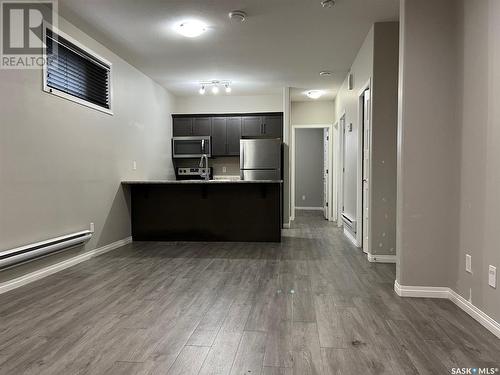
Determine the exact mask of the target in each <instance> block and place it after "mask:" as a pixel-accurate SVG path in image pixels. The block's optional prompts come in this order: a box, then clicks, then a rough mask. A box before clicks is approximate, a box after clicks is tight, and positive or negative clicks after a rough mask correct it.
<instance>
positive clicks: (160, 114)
mask: <svg viewBox="0 0 500 375" xmlns="http://www.w3.org/2000/svg"><path fill="white" fill-rule="evenodd" d="M59 27H60V29H61V30H62V31H64V32H66V33H67V34H69V35H70V36H72V37H74V38H75V39H76V40H78V41H79V42H81V43H82V44H84V45H85V46H87V47H89V48H91V49H93V50H94V51H95V52H97V53H98V54H100V55H101V56H103V57H105V58H106V59H108V60H109V61H111V62H112V64H113V73H112V74H113V76H112V84H113V110H114V115H113V116H110V115H108V114H105V113H102V112H99V111H96V110H93V109H90V108H87V107H84V106H81V105H78V104H76V103H74V102H71V101H68V100H64V99H62V98H60V97H56V96H53V95H51V94H48V93H45V92H43V91H42V73H41V71H40V70H0V81H1V82H2V84H1V86H0V113H1V114H2V120H1V122H0V191H1V194H0V249H9V248H12V247H16V246H20V245H23V244H29V243H32V242H35V241H39V240H43V239H47V238H50V237H55V236H58V235H62V234H66V233H71V232H75V231H79V230H83V229H86V228H88V227H89V224H90V222H94V223H95V229H96V232H95V234H94V237H93V239H92V240H91V241H90V242H89V243H88V244H87V245H86V246H85V249H83V248H78V249H75V250H70V251H66V252H63V253H61V254H59V255H57V256H52V257H49V258H45V259H43V260H41V261H39V262H33V263H30V264H28V265H26V266H21V267H17V268H14V269H12V270H11V271H4V272H2V279H6V278H9V277H12V276H14V275H18V274H21V273H23V272H27V271H28V270H32V269H34V268H36V267H39V266H40V265H41V264H48V263H51V262H54V261H55V260H56V259H57V260H61V259H62V258H66V257H69V256H71V255H74V253H75V252H83V251H85V250H90V249H94V248H96V247H99V246H103V245H106V244H109V243H111V242H114V241H117V240H120V239H123V238H125V237H128V236H130V219H129V207H128V204H127V201H126V195H125V194H124V192H123V190H122V188H121V185H120V181H121V180H124V179H136V178H165V177H167V176H169V175H170V176H171V175H172V174H173V170H172V165H171V158H170V137H171V112H172V109H173V98H172V96H171V95H170V94H169V93H168V92H167V91H166V90H165V89H163V88H162V87H160V86H159V85H158V84H156V83H155V82H153V81H152V80H151V79H150V78H148V77H147V76H145V75H144V74H142V73H141V72H140V71H138V70H137V69H135V68H134V67H132V66H131V65H129V64H127V63H126V62H125V61H124V60H122V59H121V58H120V57H118V56H116V55H115V54H113V53H112V52H111V51H109V50H108V49H106V48H105V47H104V46H102V45H101V44H99V43H97V42H96V41H95V40H93V39H91V38H89V37H88V36H87V35H85V34H84V33H83V32H81V31H80V30H78V29H76V28H75V27H73V26H72V25H70V24H69V23H67V22H65V21H64V20H63V19H60V22H59ZM133 160H136V161H137V168H138V169H137V171H132V161H133Z"/></svg>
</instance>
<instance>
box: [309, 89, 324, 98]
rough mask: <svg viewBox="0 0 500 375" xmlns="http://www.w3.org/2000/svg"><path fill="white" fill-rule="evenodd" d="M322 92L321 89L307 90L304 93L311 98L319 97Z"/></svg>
mask: <svg viewBox="0 0 500 375" xmlns="http://www.w3.org/2000/svg"><path fill="white" fill-rule="evenodd" d="M323 94H324V92H323V91H321V90H309V91H307V92H306V95H307V96H308V97H309V98H311V99H319V98H321V96H322V95H323Z"/></svg>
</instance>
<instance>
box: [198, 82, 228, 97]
mask: <svg viewBox="0 0 500 375" xmlns="http://www.w3.org/2000/svg"><path fill="white" fill-rule="evenodd" d="M220 86H223V87H224V91H225V92H226V94H230V93H231V91H232V89H231V82H230V81H217V80H214V81H204V82H200V89H199V90H198V92H199V93H200V95H205V92H206V91H205V90H206V88H207V87H208V88H210V91H211V92H212V94H214V95H217V94H218V93H219V91H220Z"/></svg>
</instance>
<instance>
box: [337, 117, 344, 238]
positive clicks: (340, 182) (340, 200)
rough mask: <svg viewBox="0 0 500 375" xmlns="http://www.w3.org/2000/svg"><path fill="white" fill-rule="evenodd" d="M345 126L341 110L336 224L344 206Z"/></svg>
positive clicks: (338, 223)
mask: <svg viewBox="0 0 500 375" xmlns="http://www.w3.org/2000/svg"><path fill="white" fill-rule="evenodd" d="M345 126H346V111H345V110H343V111H342V113H341V115H340V117H339V120H338V129H337V136H338V141H337V144H338V150H337V207H336V208H337V226H338V227H339V228H340V227H342V226H343V224H342V212H343V207H344V162H345V160H344V133H345Z"/></svg>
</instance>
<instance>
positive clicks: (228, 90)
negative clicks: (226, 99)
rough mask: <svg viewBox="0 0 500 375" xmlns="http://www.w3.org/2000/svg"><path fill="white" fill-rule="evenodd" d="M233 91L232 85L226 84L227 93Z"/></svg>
mask: <svg viewBox="0 0 500 375" xmlns="http://www.w3.org/2000/svg"><path fill="white" fill-rule="evenodd" d="M231 91H233V90H232V89H231V86H229V85H228V84H226V93H227V94H230V93H231Z"/></svg>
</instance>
